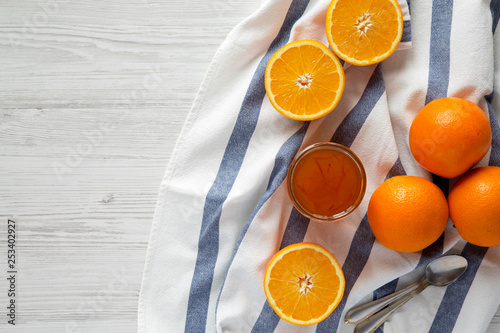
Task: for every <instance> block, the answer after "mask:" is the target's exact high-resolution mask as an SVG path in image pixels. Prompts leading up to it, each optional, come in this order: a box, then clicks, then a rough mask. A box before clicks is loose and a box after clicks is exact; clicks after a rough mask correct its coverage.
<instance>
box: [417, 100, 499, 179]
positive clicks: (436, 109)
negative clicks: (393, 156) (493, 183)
mask: <svg viewBox="0 0 500 333" xmlns="http://www.w3.org/2000/svg"><path fill="white" fill-rule="evenodd" d="M409 141H410V150H411V152H412V154H413V156H414V157H415V159H416V160H417V162H418V163H420V164H421V165H422V166H423V167H424V168H426V169H427V170H429V171H430V172H432V173H434V174H436V175H438V176H441V177H444V178H455V177H458V176H460V175H461V174H463V173H465V172H466V171H467V170H469V169H470V168H472V167H473V166H474V165H475V164H476V163H477V162H479V161H480V160H481V159H482V158H483V157H484V155H486V153H487V152H488V149H489V148H490V145H491V128H490V123H489V120H488V117H487V116H486V114H485V113H484V112H483V110H482V109H481V108H480V107H479V106H477V105H476V104H474V103H472V102H470V101H468V100H466V99H463V98H458V97H445V98H440V99H436V100H433V101H432V102H430V103H428V104H427V105H426V106H424V107H423V108H422V110H421V111H420V112H419V113H418V114H417V116H416V117H415V119H414V120H413V122H412V124H411V127H410V137H409Z"/></svg>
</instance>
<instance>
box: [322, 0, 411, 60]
mask: <svg viewBox="0 0 500 333" xmlns="http://www.w3.org/2000/svg"><path fill="white" fill-rule="evenodd" d="M326 36H327V38H328V43H330V46H331V47H332V50H333V52H335V54H337V55H338V56H339V57H340V58H342V59H344V60H345V61H347V62H349V63H351V64H354V65H358V66H365V65H370V64H374V63H377V62H380V61H382V60H384V59H386V58H387V57H389V56H390V55H391V54H392V53H393V52H394V51H395V50H396V48H397V46H398V44H399V42H400V41H401V37H402V36H403V13H402V12H401V8H400V7H399V4H398V2H397V1H396V0H355V1H353V0H333V1H332V2H331V3H330V6H329V7H328V12H327V15H326Z"/></svg>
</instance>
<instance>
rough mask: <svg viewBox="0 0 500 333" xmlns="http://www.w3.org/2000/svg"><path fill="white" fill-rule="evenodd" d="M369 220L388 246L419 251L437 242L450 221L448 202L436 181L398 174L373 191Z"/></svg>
mask: <svg viewBox="0 0 500 333" xmlns="http://www.w3.org/2000/svg"><path fill="white" fill-rule="evenodd" d="M368 222H369V224H370V227H371V229H372V231H373V234H374V235H375V237H376V238H377V239H378V240H379V241H380V243H382V245H384V246H385V247H387V248H389V249H391V250H395V251H401V252H416V251H420V250H423V249H424V248H426V247H427V246H429V245H431V244H432V243H434V242H435V241H436V240H437V239H438V238H439V236H441V234H442V233H443V232H444V229H445V228H446V224H447V223H448V203H447V202H446V198H445V196H444V194H443V192H441V190H440V189H439V187H437V186H436V185H435V184H434V183H432V182H430V181H428V180H427V179H425V178H422V177H415V176H396V177H392V178H389V179H388V180H386V181H385V182H383V183H382V184H381V185H380V186H379V187H377V189H376V190H375V191H374V192H373V194H372V197H371V198H370V202H369V204H368Z"/></svg>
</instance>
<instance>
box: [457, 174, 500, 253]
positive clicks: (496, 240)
mask: <svg viewBox="0 0 500 333" xmlns="http://www.w3.org/2000/svg"><path fill="white" fill-rule="evenodd" d="M448 204H449V206H450V217H451V220H452V221H453V223H454V224H455V227H456V228H457V230H458V233H459V234H460V236H462V238H463V239H465V240H466V241H468V242H469V243H472V244H475V245H478V246H485V247H488V246H498V245H500V167H496V166H489V167H482V168H476V169H472V170H471V171H469V172H467V173H466V174H465V175H463V176H462V177H461V178H460V179H459V180H458V181H457V182H456V183H455V185H454V186H453V187H452V189H451V191H450V194H449V196H448Z"/></svg>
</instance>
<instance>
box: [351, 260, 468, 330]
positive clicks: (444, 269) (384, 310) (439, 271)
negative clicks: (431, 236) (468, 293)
mask: <svg viewBox="0 0 500 333" xmlns="http://www.w3.org/2000/svg"><path fill="white" fill-rule="evenodd" d="M467 267H468V263H467V259H465V258H464V257H462V256H459V255H446V256H441V257H439V258H437V259H434V260H433V261H431V262H430V263H428V264H427V266H426V267H425V276H424V277H423V278H422V279H421V280H420V281H418V282H415V283H414V284H412V285H410V286H408V287H406V288H404V289H402V290H400V291H397V292H395V293H392V294H389V295H387V296H385V297H382V298H380V299H377V300H375V301H372V302H369V303H366V304H363V305H360V306H357V307H355V308H353V309H351V310H350V311H349V312H347V314H346V315H345V322H346V323H347V324H357V325H356V328H355V330H354V332H355V333H357V332H359V330H360V329H364V328H366V327H367V326H370V324H376V326H374V327H373V329H372V330H370V331H369V332H375V330H376V329H377V328H378V327H379V326H381V325H382V324H383V323H384V322H385V321H387V320H388V319H389V317H391V316H392V315H393V314H394V313H395V312H396V311H398V310H399V309H400V308H401V307H402V306H403V305H405V304H406V303H407V302H408V301H409V300H410V299H412V298H413V297H415V296H416V295H418V294H420V293H421V292H422V291H423V290H424V289H425V288H427V287H428V286H430V285H433V286H437V287H444V286H447V285H449V284H450V283H453V282H454V281H456V280H457V279H458V278H459V277H460V276H462V274H463V273H464V272H465V271H466V270H467ZM380 303H382V305H381V306H379V307H377V308H375V310H373V311H371V312H370V313H369V314H367V315H366V316H364V317H362V318H361V319H358V320H356V321H352V320H351V316H352V315H354V314H355V313H358V312H360V311H361V310H365V309H368V308H371V307H373V306H375V305H378V304H380ZM382 317H383V318H382ZM380 318H382V319H380Z"/></svg>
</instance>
